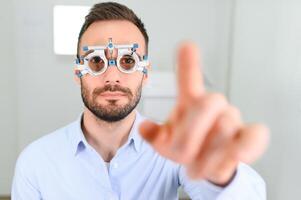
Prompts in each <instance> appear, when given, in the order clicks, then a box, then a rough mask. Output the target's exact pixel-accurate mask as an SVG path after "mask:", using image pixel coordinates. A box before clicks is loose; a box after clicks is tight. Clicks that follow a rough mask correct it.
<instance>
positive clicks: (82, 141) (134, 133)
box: [69, 111, 145, 155]
mask: <svg viewBox="0 0 301 200" xmlns="http://www.w3.org/2000/svg"><path fill="white" fill-rule="evenodd" d="M135 112H136V117H135V121H134V123H133V126H132V128H131V130H130V133H129V137H128V141H127V142H126V144H129V145H131V143H133V145H134V149H135V151H136V152H139V151H140V149H141V145H142V143H143V139H142V137H141V135H140V133H139V125H140V124H141V122H142V121H144V120H145V117H143V116H142V115H141V114H140V113H139V112H138V111H135ZM82 118H83V113H81V114H80V116H79V117H78V119H77V120H76V121H75V122H73V123H72V124H71V131H70V134H69V139H70V141H71V145H72V152H73V153H74V155H77V153H79V152H80V151H82V150H83V149H85V148H86V147H87V146H90V145H89V144H88V142H87V140H86V138H85V136H84V134H83V131H82V127H81V123H82Z"/></svg>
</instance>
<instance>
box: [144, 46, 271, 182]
mask: <svg viewBox="0 0 301 200" xmlns="http://www.w3.org/2000/svg"><path fill="white" fill-rule="evenodd" d="M199 55H200V54H199V51H198V48H197V47H196V46H195V45H194V44H192V43H184V44H182V45H181V47H180V49H179V52H178V87H179V94H178V99H177V103H176V106H175V107H174V109H173V110H172V113H171V114H170V116H169V118H168V120H167V121H166V123H164V124H162V125H159V124H156V123H154V122H151V121H145V122H143V123H142V124H141V125H140V133H141V135H142V136H143V137H144V138H145V140H146V141H148V142H149V143H150V144H151V145H152V146H153V148H154V149H155V150H156V151H157V152H158V153H159V154H161V155H162V156H164V157H166V158H168V159H171V160H173V161H175V162H178V163H180V164H182V165H184V166H185V167H186V169H187V173H188V175H189V177H190V178H192V179H207V180H208V181H210V182H213V183H214V184H217V185H221V186H224V185H226V184H227V183H228V182H229V181H230V180H231V178H232V177H233V176H234V173H235V170H236V168H237V165H238V163H239V162H240V161H242V162H246V163H250V162H253V161H255V160H256V159H257V158H258V157H259V156H260V155H261V154H262V153H263V152H264V150H265V149H266V147H267V143H268V129H267V128H266V127H265V126H263V125H259V124H244V123H243V122H242V120H241V117H240V113H239V110H238V109H237V108H235V107H234V106H232V105H230V104H229V103H228V102H227V100H226V98H225V97H224V96H223V95H222V94H214V93H207V92H206V91H205V87H204V84H203V79H202V75H201V70H200V69H201V67H200V57H199Z"/></svg>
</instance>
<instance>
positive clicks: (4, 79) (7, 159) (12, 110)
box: [0, 2, 17, 195]
mask: <svg viewBox="0 0 301 200" xmlns="http://www.w3.org/2000/svg"><path fill="white" fill-rule="evenodd" d="M12 11H13V5H12V3H11V2H7V3H6V4H5V6H0V13H1V17H0V25H1V27H0V45H1V47H0V58H1V62H0V63H1V64H0V69H1V70H0V72H1V77H0V114H1V116H0V127H1V131H0V138H1V139H0V195H1V194H3V193H6V192H7V191H9V188H10V185H9V184H8V183H10V182H9V181H10V180H11V179H12V176H13V168H14V163H15V159H16V153H17V148H16V146H17V144H16V137H17V136H16V132H17V126H16V121H17V113H16V112H17V109H16V93H17V90H16V88H17V84H16V66H15V59H16V57H15V52H14V37H13V36H14V26H13V23H12V22H13V21H14V14H13V12H12Z"/></svg>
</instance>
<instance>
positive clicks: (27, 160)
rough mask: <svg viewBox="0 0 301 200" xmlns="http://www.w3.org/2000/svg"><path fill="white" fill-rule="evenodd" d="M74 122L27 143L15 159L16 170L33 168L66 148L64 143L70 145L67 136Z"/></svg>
mask: <svg viewBox="0 0 301 200" xmlns="http://www.w3.org/2000/svg"><path fill="white" fill-rule="evenodd" d="M74 123H75V122H73V123H71V124H68V125H67V126H65V127H62V128H60V129H57V130H55V131H54V132H52V133H49V134H47V135H45V136H43V137H41V138H39V139H37V140H35V141H33V142H32V143H30V144H29V145H27V146H26V147H25V148H24V149H23V150H22V152H21V153H20V155H19V157H18V159H17V163H16V170H17V169H23V170H25V169H33V168H34V167H35V166H38V165H40V164H41V163H43V162H45V160H46V158H49V157H51V156H57V155H59V154H60V152H62V151H63V150H66V145H70V144H69V138H68V137H69V134H70V131H71V130H72V127H73V126H74V125H75V124H74Z"/></svg>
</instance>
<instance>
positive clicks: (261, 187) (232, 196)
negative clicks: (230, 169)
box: [179, 163, 266, 200]
mask: <svg viewBox="0 0 301 200" xmlns="http://www.w3.org/2000/svg"><path fill="white" fill-rule="evenodd" d="M179 182H180V185H181V186H183V189H184V190H185V192H186V193H187V194H188V195H189V196H190V198H192V199H199V200H205V199H206V200H213V199H214V200H215V199H217V200H241V199H244V200H266V187H265V182H264V181H263V179H262V178H261V177H260V176H259V175H258V174H257V173H256V172H255V171H254V170H253V169H252V168H251V167H249V166H248V165H246V164H244V163H240V164H239V165H238V167H237V171H236V174H235V177H234V178H233V180H232V181H231V183H230V184H229V185H227V186H226V187H224V188H222V187H219V186H216V185H214V184H212V183H210V182H208V181H192V180H190V179H189V178H188V177H187V175H186V171H185V169H184V168H183V167H181V168H180V172H179Z"/></svg>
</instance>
